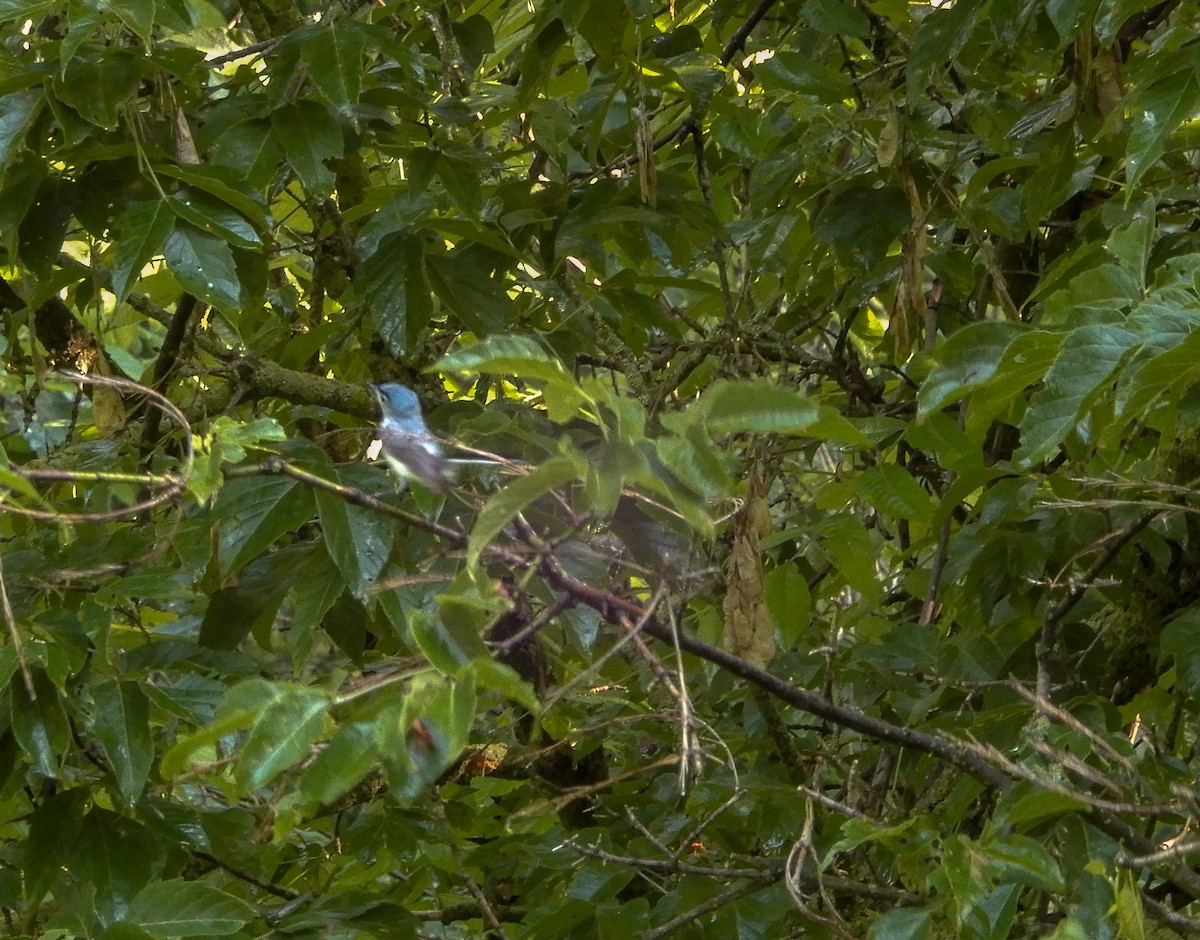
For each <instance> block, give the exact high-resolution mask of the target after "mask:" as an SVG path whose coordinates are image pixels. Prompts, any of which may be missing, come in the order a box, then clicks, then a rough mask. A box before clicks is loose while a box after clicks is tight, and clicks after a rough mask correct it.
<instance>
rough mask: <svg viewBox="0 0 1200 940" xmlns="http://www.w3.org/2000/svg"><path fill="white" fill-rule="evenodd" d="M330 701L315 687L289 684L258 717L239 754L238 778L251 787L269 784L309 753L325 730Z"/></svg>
mask: <svg viewBox="0 0 1200 940" xmlns="http://www.w3.org/2000/svg"><path fill="white" fill-rule="evenodd" d="M327 714H328V702H327V701H326V699H325V696H323V695H322V694H321V693H319V692H317V691H315V690H313V689H305V688H285V689H283V690H281V691H280V693H279V696H278V698H276V699H275V701H273V702H271V703H270V704H269V705H267V707H266V708H264V709H263V710H262V713H261V714H259V715H258V717H257V718H256V719H255V721H254V725H253V726H252V727H251V729H250V734H249V735H248V736H247V738H246V743H245V744H244V745H243V747H242V750H241V753H240V754H239V755H238V762H237V769H236V773H237V778H238V780H239V781H240V782H241V784H242V786H244V787H246V788H247V789H250V790H256V789H258V788H259V787H263V786H266V785H267V784H268V783H270V782H271V781H272V780H274V779H275V778H276V777H277V776H279V775H280V774H281V773H283V772H284V771H285V770H288V769H289V768H291V767H293V766H294V765H296V764H298V763H299V762H300V761H302V760H304V759H305V758H306V757H308V756H309V752H310V749H311V748H312V746H313V745H314V744H315V743H316V742H317V741H318V740H320V738H321V736H322V735H323V733H324V730H325V720H326V716H327Z"/></svg>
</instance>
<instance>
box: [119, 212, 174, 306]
mask: <svg viewBox="0 0 1200 940" xmlns="http://www.w3.org/2000/svg"><path fill="white" fill-rule="evenodd" d="M174 222H175V215H174V213H173V212H172V211H171V208H170V205H169V204H168V202H167V201H166V200H163V199H152V200H149V201H147V202H135V203H134V204H133V205H131V206H130V207H129V208H128V209H126V210H125V211H124V212H123V213H121V215H120V217H119V218H118V219H117V221H116V223H115V225H114V229H115V231H116V232H117V234H118V236H119V237H118V238H117V251H116V258H115V260H114V261H113V266H112V290H113V293H114V294H116V295H117V303H118V304H120V303H122V302H123V301H124V300H125V298H126V297H127V296H128V294H129V291H130V289H131V288H132V287H133V285H134V284H135V283H136V282H137V280H138V278H139V277H141V274H142V270H143V269H144V268H145V267H146V265H147V264H148V263H149V262H150V259H151V258H153V257H154V256H155V255H157V254H158V253H159V252H160V251H162V247H163V243H164V242H165V241H166V239H167V236H168V235H169V234H170V232H171V227H172V225H173V224H174Z"/></svg>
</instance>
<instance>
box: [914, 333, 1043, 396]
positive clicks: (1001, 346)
mask: <svg viewBox="0 0 1200 940" xmlns="http://www.w3.org/2000/svg"><path fill="white" fill-rule="evenodd" d="M1022 329H1023V327H1022V326H1021V325H1020V324H1017V323H1011V322H1009V321H1007V320H1001V321H999V322H997V321H987V322H984V323H971V324H968V325H967V326H964V327H963V328H962V329H960V330H957V331H956V332H955V333H954V335H952V336H951V337H950V338H949V339H948V340H947V341H946V342H945V343H944V344H943V345H942V346H940V347H938V349H937V350H936V351H935V353H934V357H935V358H936V360H937V367H936V368H935V369H934V370H933V371H932V372H931V373H930V374H929V378H927V379H926V380H925V382H924V383H923V384H922V385H921V389H920V391H919V392H918V393H917V402H918V413H919V414H929V413H930V412H931V411H937V410H938V409H940V408H945V407H946V406H947V405H949V404H951V403H952V402H956V401H958V400H959V399H960V398H965V397H966V396H967V394H968V393H969V392H970V391H971V390H972V389H974V388H977V387H979V386H980V385H982V384H983V383H984V382H986V381H987V380H988V379H990V378H991V377H992V376H993V375H995V374H996V369H997V367H998V365H999V363H1000V357H1001V356H1002V355H1003V354H1004V350H1005V348H1006V347H1007V346H1008V344H1009V343H1011V342H1013V340H1014V339H1015V338H1016V336H1017V335H1018V334H1019V333H1020V332H1021V331H1022Z"/></svg>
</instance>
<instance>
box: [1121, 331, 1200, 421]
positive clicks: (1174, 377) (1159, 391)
mask: <svg viewBox="0 0 1200 940" xmlns="http://www.w3.org/2000/svg"><path fill="white" fill-rule="evenodd" d="M1197 378H1200V330H1197V331H1196V332H1194V333H1191V334H1189V335H1188V336H1187V337H1186V338H1185V339H1183V341H1182V342H1180V343H1179V344H1178V345H1177V346H1175V347H1174V348H1170V349H1167V350H1165V351H1164V352H1160V353H1159V354H1158V355H1156V356H1153V357H1152V358H1150V359H1149V360H1147V361H1145V362H1143V363H1142V364H1141V365H1140V366H1138V367H1137V368H1136V371H1134V372H1133V376H1132V378H1131V379H1130V380H1129V381H1128V383H1127V384H1126V385H1124V386H1122V387H1121V388H1120V389H1119V390H1118V393H1117V413H1118V414H1119V415H1123V416H1129V417H1134V416H1140V415H1141V414H1142V413H1143V412H1144V411H1145V410H1146V409H1147V408H1148V407H1150V406H1151V405H1152V404H1153V403H1154V402H1156V401H1159V400H1162V398H1163V396H1164V395H1166V394H1167V393H1168V392H1169V393H1172V394H1171V396H1170V397H1174V395H1175V394H1177V393H1178V392H1179V391H1180V390H1182V389H1184V388H1187V387H1188V386H1190V385H1192V384H1194V383H1195V382H1196V380H1197Z"/></svg>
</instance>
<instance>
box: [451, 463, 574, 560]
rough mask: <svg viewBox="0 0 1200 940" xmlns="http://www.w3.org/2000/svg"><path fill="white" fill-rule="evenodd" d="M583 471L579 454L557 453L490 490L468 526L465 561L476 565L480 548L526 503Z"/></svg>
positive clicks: (486, 544)
mask: <svg viewBox="0 0 1200 940" xmlns="http://www.w3.org/2000/svg"><path fill="white" fill-rule="evenodd" d="M586 473H587V468H586V466H584V465H583V464H582V459H581V458H580V457H578V456H577V455H568V454H561V455H559V456H557V457H552V458H550V459H549V460H547V461H546V462H545V463H543V464H542V465H541V466H540V467H537V468H535V469H534V470H533V471H532V472H530V473H529V474H527V475H525V476H523V477H518V478H517V479H516V480H514V481H513V482H512V483H509V484H508V485H507V486H506V487H504V489H502V490H500V491H498V492H497V493H494V494H493V495H492V496H491V497H489V498H488V501H487V503H486V504H484V507H483V510H482V511H481V512H480V513H479V517H478V518H477V519H476V520H475V527H474V528H473V529H472V530H471V536H470V539H469V540H468V542H467V564H468V565H469V566H471V567H474V566H475V565H477V564H478V563H479V556H480V555H481V554H482V553H483V550H484V549H485V548H487V546H488V545H490V544H491V542H492V540H493V539H494V538H495V537H496V536H497V535H499V534H500V532H501V530H502V529H503V528H504V527H505V526H506V525H508V524H509V523H510V522H511V521H512V519H513V517H514V516H515V515H516V514H517V513H519V512H521V511H522V510H523V509H525V508H526V507H527V506H528V505H529V504H530V503H532V502H533V501H534V500H536V499H540V498H541V497H542V496H545V495H546V494H547V493H549V492H550V491H551V490H553V489H554V488H555V487H557V486H562V485H563V484H565V483H570V482H571V481H573V480H579V479H582V478H584V477H585V476H586Z"/></svg>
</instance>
